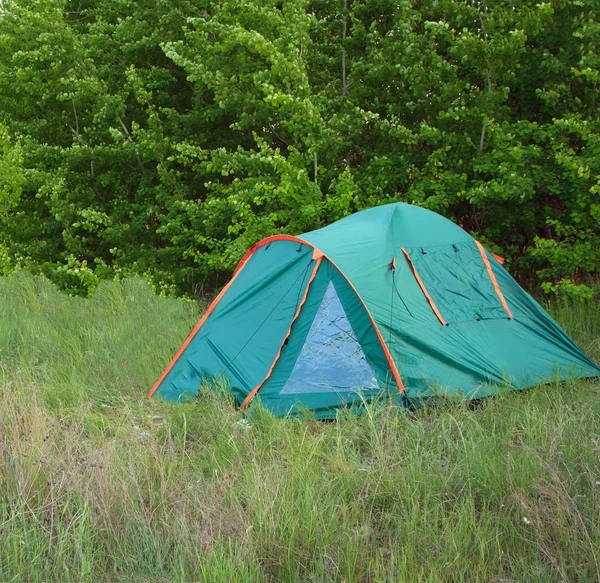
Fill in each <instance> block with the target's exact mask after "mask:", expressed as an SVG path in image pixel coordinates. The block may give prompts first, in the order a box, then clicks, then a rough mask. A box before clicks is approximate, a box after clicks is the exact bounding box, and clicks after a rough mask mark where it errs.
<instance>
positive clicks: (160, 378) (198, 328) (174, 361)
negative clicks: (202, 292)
mask: <svg viewBox="0 0 600 583" xmlns="http://www.w3.org/2000/svg"><path fill="white" fill-rule="evenodd" d="M247 261H248V259H247V258H246V257H244V259H242V261H240V262H239V263H238V266H237V268H236V270H235V273H234V274H233V277H232V278H231V279H230V280H229V282H228V283H227V285H226V286H225V287H224V288H223V289H222V290H221V292H220V293H219V295H218V296H217V297H216V298H215V299H214V300H213V301H212V302H211V304H210V306H208V308H207V310H206V312H204V315H203V316H202V318H201V319H200V321H199V322H198V323H197V324H196V325H195V326H194V329H193V330H192V331H191V332H190V335H189V336H188V337H187V338H186V340H185V342H184V343H183V344H182V345H181V348H180V349H179V350H178V351H177V354H176V355H175V356H174V357H173V359H172V360H171V362H170V363H169V364H168V366H167V368H165V370H164V371H163V373H162V374H161V375H160V377H159V378H158V380H157V381H156V382H155V383H154V386H153V387H152V388H151V389H150V391H148V394H147V395H146V397H148V398H150V397H151V396H152V395H153V394H154V393H155V392H156V389H158V387H159V386H160V383H162V382H163V381H164V380H165V377H166V376H167V375H168V374H169V372H170V371H171V369H172V368H173V367H174V366H175V363H176V362H177V361H178V360H179V357H180V356H181V355H182V354H183V351H184V350H185V349H186V348H187V347H188V345H189V343H190V342H191V341H192V340H193V338H194V336H196V334H197V333H198V330H200V328H201V327H202V325H203V324H204V322H206V319H207V318H208V317H209V316H210V314H211V313H212V311H213V310H214V309H215V308H216V307H217V304H218V303H219V302H220V301H221V298H222V297H223V296H224V295H225V292H226V291H227V290H228V289H229V288H230V287H231V284H232V283H233V282H234V281H235V278H236V277H237V276H238V274H239V273H240V271H241V270H242V268H243V267H244V265H245V264H246V262H247Z"/></svg>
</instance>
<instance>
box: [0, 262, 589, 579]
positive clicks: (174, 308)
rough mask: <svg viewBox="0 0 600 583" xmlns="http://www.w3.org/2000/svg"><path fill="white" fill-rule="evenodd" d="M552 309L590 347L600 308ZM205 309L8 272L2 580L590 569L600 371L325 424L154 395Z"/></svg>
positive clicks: (476, 574)
mask: <svg viewBox="0 0 600 583" xmlns="http://www.w3.org/2000/svg"><path fill="white" fill-rule="evenodd" d="M550 310H551V313H552V314H553V315H554V316H555V317H556V318H557V320H558V321H559V323H560V324H561V325H563V326H564V327H565V329H566V330H567V331H568V332H569V333H570V334H571V335H572V336H573V337H574V339H575V340H576V341H577V342H578V343H579V345H580V346H581V347H582V348H583V349H584V350H585V351H586V352H587V353H588V354H590V355H591V356H592V357H593V358H595V359H596V360H598V358H599V356H600V308H597V307H596V306H592V305H582V304H569V303H561V304H559V303H557V302H554V304H553V305H551V306H550ZM199 314H200V311H199V309H198V308H197V306H196V305H195V304H194V303H193V302H186V301H183V300H173V299H163V298H157V297H155V296H153V295H152V293H151V291H150V289H149V288H148V287H147V286H146V284H145V283H144V282H142V281H140V280H125V281H123V282H119V283H106V284H103V285H102V286H101V287H100V288H99V289H98V291H97V293H96V295H95V297H94V298H93V299H92V300H85V299H81V298H71V297H68V296H66V295H64V294H61V293H59V292H57V291H56V290H55V289H54V288H53V287H52V285H51V284H50V283H49V282H48V281H46V280H45V279H42V278H34V277H32V276H30V275H28V274H26V273H17V274H14V275H12V276H10V277H7V278H3V279H0V374H1V383H2V389H1V392H0V580H2V581H14V582H28V583H29V582H32V583H33V582H40V583H41V582H54V581H56V582H70V581H73V582H78V583H79V582H100V581H102V582H130V581H135V582H146V581H148V582H153V583H156V582H163V581H164V582H166V581H178V582H179V581H181V582H196V581H198V582H199V581H219V582H220V581H223V582H225V581H227V582H235V581H248V582H255V581H290V582H292V581H319V582H328V581H340V582H341V581H346V582H353V581H357V582H358V581H360V582H363V581H365V582H367V581H369V582H371V581H372V582H375V581H382V582H383V581H390V582H392V581H394V582H396V581H410V582H412V581H436V582H437V581H448V582H455V581H487V582H490V583H491V582H495V583H500V582H509V581H518V582H521V581H528V582H536V581H539V582H541V583H550V582H553V581H577V582H584V581H590V582H592V581H600V550H599V549H600V398H599V397H600V381H598V380H592V381H578V382H565V383H561V384H558V383H557V384H554V385H548V386H544V387H539V388H536V389H532V390H528V391H523V392H520V393H515V392H511V393H506V394H502V395H500V396H497V397H494V398H490V399H486V400H484V401H481V402H480V403H477V404H475V406H474V405H473V404H469V403H464V402H458V401H453V402H441V403H439V404H437V405H435V406H432V407H428V408H423V409H421V410H419V411H418V412H417V413H415V414H410V413H407V412H406V411H403V410H400V409H396V408H393V407H387V406H385V405H381V406H379V407H375V408H371V409H369V410H368V411H367V413H366V414H364V415H363V416H361V417H360V418H354V417H352V416H351V415H341V416H340V418H339V419H338V420H337V421H335V422H331V423H323V422H316V421H310V420H304V421H292V420H282V419H275V418H273V417H271V416H270V415H268V414H267V413H264V412H260V411H259V412H258V413H257V414H256V415H255V416H254V417H253V418H252V419H251V420H250V422H248V421H247V420H246V419H245V418H244V416H243V415H242V413H241V412H240V411H239V410H238V409H236V408H235V407H234V406H233V405H232V403H231V402H230V401H229V400H228V399H227V397H225V396H218V395H211V394H207V395H204V396H203V397H202V398H199V399H197V400H196V401H194V402H192V403H188V404H182V405H177V406H171V405H165V404H163V403H160V402H159V401H156V400H151V401H148V400H147V399H145V397H144V395H145V393H146V392H147V390H148V389H149V387H150V386H152V384H153V382H154V380H155V378H156V377H157V376H158V374H159V373H160V372H161V370H162V368H163V366H164V365H165V363H166V362H168V360H169V359H170V357H171V356H172V354H173V353H174V352H175V351H176V349H177V348H178V346H179V345H180V343H181V341H182V340H183V339H184V338H185V336H186V334H187V333H188V332H189V330H190V329H191V327H192V326H193V324H194V323H195V322H196V320H197V319H198V317H199Z"/></svg>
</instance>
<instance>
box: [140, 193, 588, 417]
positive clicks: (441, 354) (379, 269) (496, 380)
mask: <svg viewBox="0 0 600 583" xmlns="http://www.w3.org/2000/svg"><path fill="white" fill-rule="evenodd" d="M599 374H600V371H599V369H598V368H597V366H596V365H595V364H594V363H593V362H592V361H591V360H590V359H589V358H588V357H587V356H586V355H585V354H584V353H583V352H582V351H581V350H580V349H579V348H578V347H577V346H576V345H575V344H574V342H573V341H572V340H571V339H570V338H569V337H568V336H567V335H566V334H565V333H564V332H563V330H562V329H561V328H560V327H559V326H558V325H557V324H556V323H555V322H554V321H553V320H552V318H551V317H550V316H549V315H548V314H547V313H546V312H545V311H544V310H543V309H542V308H541V307H540V306H539V304H537V303H536V302H535V301H534V300H533V298H532V297H531V296H530V295H529V294H527V293H526V292H525V291H524V290H523V289H522V288H521V287H520V286H519V285H518V284H517V283H516V281H515V280H514V279H513V278H512V277H511V276H510V275H509V274H508V272H507V271H506V270H504V268H503V267H502V266H501V265H500V263H499V262H498V261H497V260H496V258H495V256H494V255H493V254H491V253H489V252H488V251H486V250H485V249H484V248H483V246H481V244H480V243H478V242H477V241H475V240H474V239H473V237H471V236H470V235H469V234H468V233H467V232H465V231H464V230H463V229H461V228H460V227H459V226H458V225H456V224H454V223H453V222H451V221H449V220H447V219H445V218H444V217H442V216H440V215H437V214H436V213H433V212H431V211H428V210H426V209H423V208H421V207H416V206H412V205H407V204H403V203H395V204H389V205H384V206H380V207H375V208H372V209H369V210H366V211H362V212H360V213H356V214H354V215H351V216H349V217H346V218H345V219H342V220H340V221H337V222H335V223H333V224H331V225H329V226H327V227H325V228H323V229H319V230H317V231H313V232H310V233H306V234H304V235H300V236H298V237H292V236H287V235H284V236H275V237H270V238H268V239H266V240H264V241H262V242H260V243H258V244H257V245H255V246H254V247H253V248H252V249H250V250H249V252H248V253H247V254H246V256H245V257H244V259H243V260H242V262H241V263H240V266H239V267H238V269H237V270H236V274H235V276H234V279H233V281H232V282H230V284H229V287H228V288H227V290H226V291H225V293H224V294H223V295H222V296H221V297H220V298H218V301H217V302H216V303H215V305H213V306H211V309H210V313H209V315H208V317H206V318H205V321H203V322H201V325H200V326H197V327H196V329H195V330H194V331H193V333H192V335H191V336H190V338H189V339H188V341H186V343H185V344H184V346H183V347H182V350H181V351H180V353H178V355H177V356H176V358H175V359H174V361H173V362H172V363H171V365H169V367H168V368H167V370H166V371H165V373H163V375H162V377H161V378H160V379H159V381H158V382H157V383H156V385H155V387H154V388H153V390H152V391H151V393H150V394H154V393H156V394H158V395H159V396H161V397H162V398H164V399H167V400H181V399H187V398H190V397H192V396H194V395H195V394H196V393H197V392H198V391H199V390H200V387H201V386H202V385H203V384H206V385H208V386H210V385H214V384H215V383H216V384H222V385H226V386H227V388H228V389H229V390H230V391H231V392H232V394H233V395H234V396H235V398H236V400H237V401H238V403H240V404H243V406H246V405H248V404H249V403H250V402H251V401H252V400H253V399H254V398H255V397H256V400H258V401H260V403H261V404H262V405H263V406H264V407H266V408H267V409H269V410H271V411H273V412H274V413H275V414H278V415H285V414H289V413H291V414H295V413H299V412H302V411H307V410H308V411H312V414H314V415H315V416H317V417H320V418H327V417H334V416H335V415H336V409H337V408H339V407H341V406H348V405H360V404H364V403H366V402H369V401H370V400H372V399H374V398H378V397H380V396H388V397H391V398H393V399H395V400H396V401H397V402H399V403H402V404H405V405H408V404H416V405H418V404H419V403H420V402H423V401H424V400H426V399H428V398H431V397H434V396H438V395H448V394H458V395H460V396H464V397H465V398H478V397H483V396H487V395H490V394H493V393H495V392H497V391H499V390H502V389H505V388H513V389H524V388H527V387H531V386H534V385H536V384H541V383H545V382H549V381H552V380H556V379H568V378H581V377H592V376H598V375H599Z"/></svg>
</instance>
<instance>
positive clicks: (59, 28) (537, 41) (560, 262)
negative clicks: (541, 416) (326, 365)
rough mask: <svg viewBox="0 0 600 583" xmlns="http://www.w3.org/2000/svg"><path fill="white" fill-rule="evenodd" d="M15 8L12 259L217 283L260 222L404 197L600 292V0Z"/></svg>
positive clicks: (88, 278)
mask: <svg viewBox="0 0 600 583" xmlns="http://www.w3.org/2000/svg"><path fill="white" fill-rule="evenodd" d="M1 10H2V12H1V13H0V123H1V124H3V125H2V126H1V127H3V128H6V131H5V130H4V129H2V131H0V152H3V154H2V158H1V159H0V202H1V201H4V200H5V199H6V200H10V201H11V202H10V205H8V206H6V205H5V208H4V211H5V218H4V219H3V221H2V222H1V223H0V242H1V244H2V245H3V246H4V247H5V248H6V249H7V253H8V254H9V259H10V261H11V262H12V264H13V265H16V264H19V265H25V266H28V267H30V268H31V269H34V270H36V271H37V272H41V273H46V274H48V275H49V276H50V277H51V278H52V279H53V280H54V281H56V282H57V283H58V284H59V285H60V286H61V287H63V288H66V289H69V290H71V291H75V292H84V293H85V292H87V291H92V290H93V289H94V288H95V287H96V286H97V284H98V282H99V281H100V280H102V279H105V278H107V277H108V278H111V277H122V276H124V275H127V274H128V273H138V274H146V275H147V276H148V277H149V278H150V279H152V280H153V281H154V282H155V283H156V285H158V286H159V287H161V288H162V289H165V290H176V291H178V292H179V293H189V292H196V293H199V292H201V291H202V289H204V288H205V287H207V288H208V289H209V290H210V289H212V288H213V287H214V286H215V285H218V284H219V283H221V282H222V281H223V280H224V278H225V277H226V276H227V275H228V274H229V273H230V272H231V270H232V268H233V267H234V266H235V263H236V261H237V260H238V259H239V258H240V257H241V256H242V254H243V251H244V250H245V248H247V247H248V246H249V245H251V244H253V243H254V242H256V241H257V240H258V239H260V238H262V237H264V236H267V235H269V234H273V233H276V232H291V233H298V232H302V231H306V230H310V229H314V228H318V227H320V226H323V225H324V224H327V223H328V222H330V221H332V220H335V219H337V218H340V217H342V216H345V215H347V214H349V213H352V212H355V211H357V210H361V209H363V208H366V207H370V206H373V205H377V204H382V203H386V202H391V201H396V200H401V201H405V202H411V203H414V204H420V205H424V206H426V207H427V208H430V209H432V210H435V211H437V212H440V213H442V214H444V215H446V216H448V217H450V218H452V219H453V220H455V221H457V222H458V223H459V224H461V225H462V226H463V227H464V228H466V229H467V230H469V231H471V232H472V233H473V234H474V235H475V236H477V237H478V238H480V239H481V240H482V241H483V242H485V243H486V244H487V245H488V246H489V247H490V248H491V249H492V250H493V251H494V252H497V253H500V254H501V255H504V256H506V257H507V258H508V259H509V266H510V269H511V270H512V271H513V272H514V273H516V274H517V275H518V276H519V277H521V279H523V280H529V281H532V282H535V281H538V280H540V281H542V282H545V283H546V286H545V289H546V290H565V291H566V292H569V290H580V291H581V292H582V293H584V294H588V295H589V293H590V291H589V288H587V287H585V286H586V285H589V283H590V281H591V280H592V279H593V277H594V274H596V273H597V272H598V268H599V265H600V228H599V221H600V202H599V200H600V199H599V194H600V125H599V123H600V122H599V117H598V111H599V106H600V92H599V91H598V89H599V81H600V54H599V53H598V46H599V43H598V40H599V34H600V24H599V18H598V14H599V10H600V2H599V1H598V0H587V1H586V2H567V1H566V0H550V1H548V2H543V3H533V2H527V1H525V0H511V1H510V2H505V1H500V0H482V1H481V2H479V1H478V2H475V0H466V1H463V0H425V1H423V2H416V1H415V0H406V1H402V2H397V1H395V0H394V1H391V0H377V1H375V0H368V1H366V2H358V1H352V0H334V1H331V2H324V1H323V0H253V1H252V2H248V1H246V0H224V1H219V2H215V1H213V0H174V1H169V2H167V1H166V0H155V1H152V2H150V1H149V0H141V1H133V0H119V1H117V2H115V1H114V0H94V1H91V0H7V1H5V2H3V3H2V9H1ZM7 144H8V145H7ZM7 148H9V149H10V151H11V152H12V154H7V151H9V150H7ZM7 157H8V158H7ZM7 160H8V162H7ZM7 163H8V164H9V165H12V166H10V167H11V168H12V167H14V165H15V164H17V165H18V167H19V168H18V170H15V171H14V173H13V172H12V171H9V172H8V173H7V170H6V167H7V166H6V164H7ZM8 175H10V176H11V178H10V181H11V182H10V184H8V186H7V185H6V183H5V181H6V180H7V179H6V176H8ZM3 177H4V178H3ZM15 177H16V178H15ZM17 193H18V194H17ZM2 204H4V203H2ZM7 213H8V214H7ZM7 219H8V220H7ZM581 286H584V287H583V288H582V287H581Z"/></svg>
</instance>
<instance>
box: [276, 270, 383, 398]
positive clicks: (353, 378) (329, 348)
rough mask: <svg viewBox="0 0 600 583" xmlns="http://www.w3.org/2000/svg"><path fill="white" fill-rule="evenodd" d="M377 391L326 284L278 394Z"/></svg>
mask: <svg viewBox="0 0 600 583" xmlns="http://www.w3.org/2000/svg"><path fill="white" fill-rule="evenodd" d="M378 388H379V386H378V384H377V380H376V378H375V375H374V374H373V371H372V369H371V367H370V366H369V363H368V362H367V359H366V357H365V353H364V352H363V349H362V347H361V346H360V344H359V342H358V340H357V338H356V334H355V333H354V330H353V329H352V326H351V325H350V322H349V320H348V317H347V316H346V312H345V311H344V308H343V306H342V304H341V302H340V299H339V297H338V295H337V292H336V291H335V287H334V285H333V282H329V285H328V287H327V290H326V291H325V295H324V296H323V300H322V301H321V305H320V306H319V309H318V310H317V313H316V315H315V319H314V321H313V323H312V325H311V327H310V330H309V332H308V335H307V337H306V341H305V342H304V346H303V347H302V350H301V351H300V355H299V356H298V360H297V361H296V364H295V365H294V368H293V370H292V373H291V374H290V376H289V378H288V380H287V382H286V384H285V386H284V387H283V389H282V390H281V394H288V395H289V394H308V393H339V392H351V391H357V390H375V389H378Z"/></svg>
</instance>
